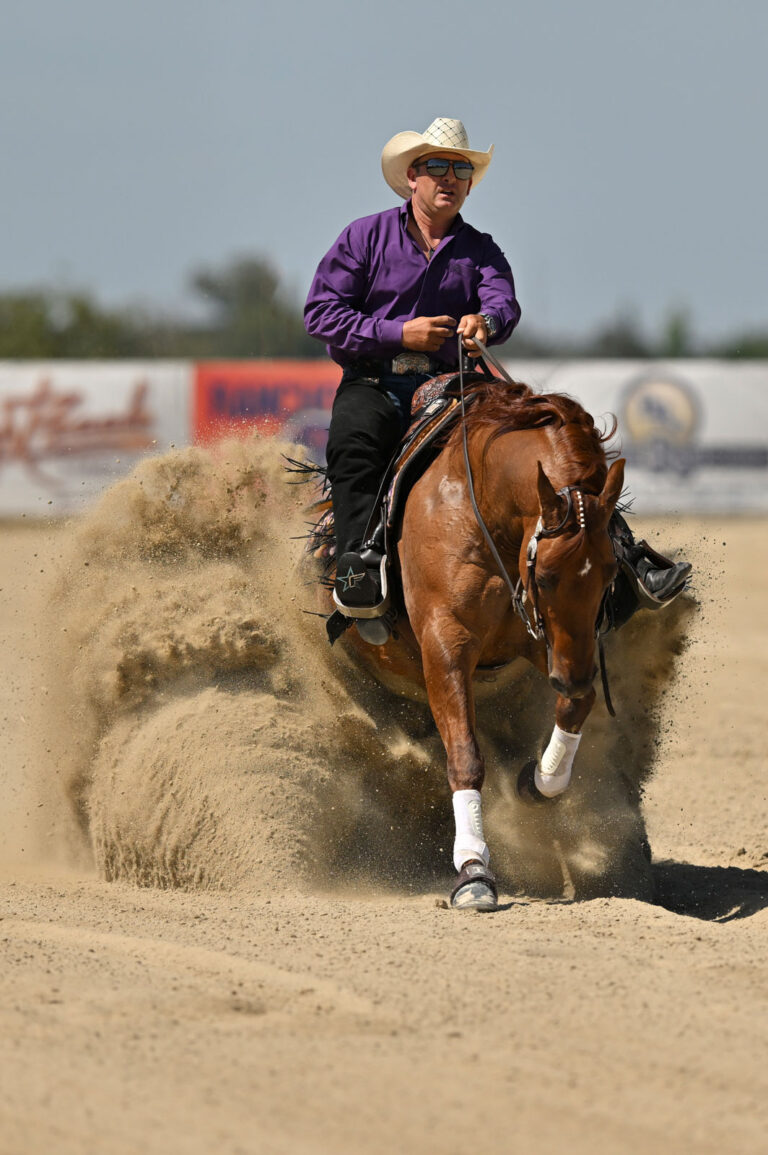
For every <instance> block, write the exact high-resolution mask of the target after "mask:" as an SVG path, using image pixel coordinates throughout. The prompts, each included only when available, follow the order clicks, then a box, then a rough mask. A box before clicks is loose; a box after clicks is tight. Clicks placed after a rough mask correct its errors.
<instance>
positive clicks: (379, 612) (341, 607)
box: [333, 554, 391, 618]
mask: <svg viewBox="0 0 768 1155" xmlns="http://www.w3.org/2000/svg"><path fill="white" fill-rule="evenodd" d="M379 582H380V586H381V600H380V601H378V602H377V603H376V604H375V605H373V606H348V605H345V604H344V602H343V601H342V600H341V598H340V597H339V595H338V594H337V593H336V588H335V585H334V589H333V604H334V605H335V606H336V609H337V610H338V611H339V613H340V614H343V615H344V617H345V618H380V617H382V616H383V615H384V614H385V613H386V612H387V610H388V609H389V606H390V600H391V599H390V596H389V583H388V582H387V555H386V554H382V557H381V561H380V563H379Z"/></svg>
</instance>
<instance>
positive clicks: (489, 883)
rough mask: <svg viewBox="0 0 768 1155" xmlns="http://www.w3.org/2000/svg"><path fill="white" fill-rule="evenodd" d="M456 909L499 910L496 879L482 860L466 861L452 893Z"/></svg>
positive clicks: (453, 905)
mask: <svg viewBox="0 0 768 1155" xmlns="http://www.w3.org/2000/svg"><path fill="white" fill-rule="evenodd" d="M451 906H452V907H453V909H454V910H478V911H484V910H498V909H499V896H498V893H497V891H496V879H495V878H494V877H493V874H492V872H491V871H490V870H489V869H488V867H487V866H484V865H483V863H482V862H465V863H464V865H463V866H462V868H461V873H460V874H459V877H458V879H457V880H456V885H455V886H454V888H453V892H452V893H451Z"/></svg>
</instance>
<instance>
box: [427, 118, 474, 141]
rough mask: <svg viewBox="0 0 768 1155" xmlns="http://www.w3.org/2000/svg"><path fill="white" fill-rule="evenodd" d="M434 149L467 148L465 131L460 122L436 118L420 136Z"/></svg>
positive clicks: (467, 139)
mask: <svg viewBox="0 0 768 1155" xmlns="http://www.w3.org/2000/svg"><path fill="white" fill-rule="evenodd" d="M421 135H422V136H423V137H424V139H425V140H426V141H428V142H429V143H430V144H433V145H434V146H435V148H469V137H468V136H467V130H466V128H465V127H464V125H463V124H462V122H461V121H460V120H452V119H451V118H450V117H447V116H438V117H435V119H434V120H433V121H432V123H431V124H430V126H429V128H427V129H425V131H424V132H423V133H422V134H421Z"/></svg>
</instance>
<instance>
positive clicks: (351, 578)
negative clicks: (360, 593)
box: [337, 566, 366, 593]
mask: <svg viewBox="0 0 768 1155" xmlns="http://www.w3.org/2000/svg"><path fill="white" fill-rule="evenodd" d="M365 576H366V574H365V570H363V572H362V573H354V572H353V570H352V566H350V567H349V569H348V570H347V572H346V573H342V574H337V577H338V579H339V581H340V582H341V583H342V587H341V588H342V592H343V593H346V592H347V590H353V589H354V588H355V586H359V585H360V582H361V581H362V580H363V578H364V577H365Z"/></svg>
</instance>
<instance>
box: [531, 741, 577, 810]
mask: <svg viewBox="0 0 768 1155" xmlns="http://www.w3.org/2000/svg"><path fill="white" fill-rule="evenodd" d="M580 741H581V734H568V733H567V732H566V731H565V730H561V729H560V727H559V726H555V728H554V730H553V731H552V737H551V738H550V739H549V745H548V746H547V748H546V750H545V751H544V754H543V755H542V758H541V765H540V766H537V767H536V774H535V775H534V782H535V783H536V786H537V788H538V789H539V790H540V791H541V793H542V794H546V796H547V798H555V797H556V796H557V795H558V794H562V792H563V791H564V790H565V788H566V787H567V786H568V783H569V782H570V781H571V770H572V768H573V759H574V756H575V754H576V751H577V750H578V748H579V742H580Z"/></svg>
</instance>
